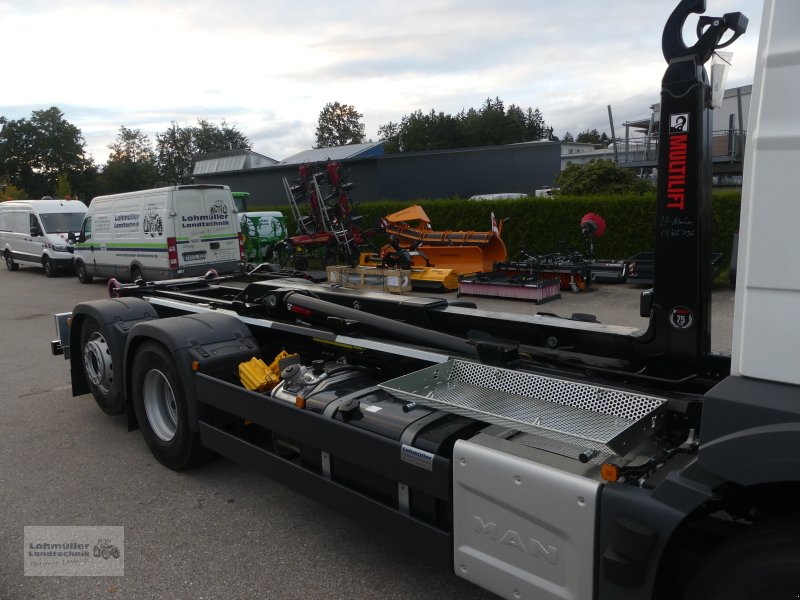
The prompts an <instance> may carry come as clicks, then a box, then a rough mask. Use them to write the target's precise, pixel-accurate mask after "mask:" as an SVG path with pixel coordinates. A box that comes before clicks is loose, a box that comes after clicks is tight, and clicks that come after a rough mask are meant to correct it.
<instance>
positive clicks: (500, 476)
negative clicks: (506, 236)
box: [52, 0, 800, 600]
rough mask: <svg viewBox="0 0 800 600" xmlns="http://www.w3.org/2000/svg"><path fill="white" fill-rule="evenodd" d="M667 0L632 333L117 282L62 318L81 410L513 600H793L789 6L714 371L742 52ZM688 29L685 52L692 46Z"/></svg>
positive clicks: (795, 424)
mask: <svg viewBox="0 0 800 600" xmlns="http://www.w3.org/2000/svg"><path fill="white" fill-rule="evenodd" d="M704 12H705V0H682V1H681V2H680V3H679V4H678V6H677V7H676V9H675V10H674V12H673V13H672V15H671V16H670V18H669V20H668V22H667V24H666V27H665V29H664V33H663V51H664V56H665V58H666V60H667V63H668V67H667V70H666V73H665V75H664V78H663V84H662V96H661V100H662V104H661V106H662V113H661V114H662V122H661V125H660V132H659V136H660V137H659V147H660V152H659V168H658V190H657V199H658V200H657V210H656V229H655V232H656V237H657V241H656V257H655V261H656V267H657V268H656V278H655V281H654V287H653V289H652V291H651V292H649V293H644V294H643V296H642V301H641V310H642V311H643V312H644V314H646V315H647V316H649V326H648V327H647V328H646V329H641V330H640V329H635V328H628V327H621V326H613V325H605V324H600V323H596V322H587V320H586V319H584V318H581V319H567V318H558V317H554V316H552V315H511V314H503V313H497V312H483V311H480V310H477V309H475V308H474V307H470V306H468V305H467V303H464V302H461V301H455V302H448V301H447V300H444V299H429V298H422V297H397V296H390V295H386V294H382V293H376V292H363V291H352V290H337V289H332V288H329V287H325V286H315V285H313V284H311V283H308V282H307V281H305V280H294V279H291V278H282V279H275V280H267V279H264V280H257V279H254V278H252V277H250V278H248V277H243V276H237V277H214V275H213V274H210V275H209V277H207V278H194V279H183V280H169V281H160V282H144V281H140V282H139V283H138V284H134V285H122V286H119V287H116V286H111V292H112V294H113V296H114V297H112V298H109V299H106V300H100V301H93V302H85V303H82V304H79V305H77V306H76V307H75V308H74V309H73V310H72V311H71V312H69V313H64V314H61V315H57V318H56V322H57V326H58V329H59V333H60V335H59V340H56V341H54V342H53V343H52V350H53V352H54V353H56V354H60V353H63V354H64V356H65V357H66V358H68V359H69V360H70V368H71V376H72V389H73V394H75V395H78V394H84V393H87V392H91V393H92V394H93V395H94V397H95V398H96V399H97V402H98V404H99V405H100V406H101V408H102V409H104V410H105V411H106V412H109V413H112V414H117V413H123V412H124V413H126V414H127V419H128V423H129V426H130V428H131V429H136V428H138V429H140V430H141V432H142V435H143V436H144V439H145V441H146V443H147V445H148V446H149V448H150V450H151V451H152V453H153V454H154V455H155V457H156V458H157V459H158V460H159V461H160V462H161V463H162V464H163V465H165V466H166V467H168V468H170V469H176V470H179V469H186V468H189V467H191V466H193V465H196V464H198V462H200V461H202V460H204V459H206V458H207V457H209V456H211V455H213V454H219V455H223V456H226V457H228V458H230V459H232V460H234V461H238V462H240V463H242V464H244V465H247V466H249V467H252V468H253V469H256V470H260V471H263V472H265V473H267V474H269V476H270V477H273V478H274V479H276V480H279V481H282V482H284V483H286V484H287V485H290V486H293V487H294V488H297V489H300V490H303V491H305V492H307V493H309V494H312V495H313V496H314V497H316V498H318V499H324V501H325V502H328V503H330V504H331V505H334V506H336V507H338V508H339V509H340V510H342V511H344V512H345V513H348V514H351V515H354V516H356V517H357V518H358V519H359V520H360V522H362V523H368V524H370V525H373V526H374V527H375V528H376V529H378V530H381V531H382V532H384V533H385V535H387V536H393V538H394V539H396V540H399V541H406V542H408V543H412V544H415V546H416V547H417V548H419V549H421V550H422V551H424V552H427V553H429V554H431V555H433V556H436V557H439V558H442V559H443V560H445V561H446V562H447V563H449V564H450V565H451V568H452V569H453V570H454V571H455V573H456V574H457V575H458V576H460V577H463V578H465V579H467V580H469V581H471V582H473V583H475V584H476V585H478V586H481V587H483V588H485V589H487V590H490V591H491V592H493V593H495V594H497V595H499V596H501V597H504V598H509V599H518V598H535V599H545V600H551V599H567V598H572V599H575V598H577V599H585V600H589V599H595V600H627V599H643V598H655V599H666V598H669V599H672V598H686V599H701V598H702V599H705V600H709V599H730V598H764V599H767V598H769V599H778V598H796V597H798V594H800V509H798V503H797V498H796V494H797V492H798V491H800V450H798V447H800V444H799V442H800V365H798V361H797V358H796V357H797V354H796V353H795V352H796V351H797V340H798V338H800V320H798V319H797V317H796V312H797V305H798V300H800V274H798V271H797V270H794V269H786V268H781V267H780V266H779V262H778V261H777V260H776V259H777V258H778V257H779V256H793V255H797V254H798V253H799V252H800V236H798V235H797V214H798V203H797V199H796V193H795V188H796V184H795V182H794V181H793V180H792V177H791V176H790V174H791V173H792V172H793V171H794V167H795V165H796V164H797V163H798V161H800V126H798V123H800V120H798V119H797V117H796V114H795V108H794V106H793V100H794V98H795V97H797V96H800V38H798V36H797V35H796V33H795V30H796V26H797V23H798V22H800V5H798V4H797V3H796V2H792V1H791V0H766V2H765V7H764V16H763V27H762V31H761V38H760V45H759V53H758V60H757V72H756V77H755V83H754V90H753V106H752V113H751V118H750V123H751V132H750V134H749V136H748V137H749V140H748V152H747V156H746V160H745V167H744V169H745V173H744V186H743V193H742V212H741V228H740V233H739V256H738V282H737V289H736V307H735V316H734V329H735V333H734V339H733V346H732V352H731V354H730V355H722V354H717V353H713V352H711V350H710V334H709V321H710V319H709V311H710V294H711V292H710V290H711V283H712V281H711V275H710V268H711V267H710V264H711V263H710V260H709V257H710V211H709V205H710V184H711V162H710V147H709V142H710V121H711V120H710V117H709V112H708V111H709V106H710V104H709V90H710V83H709V81H708V78H707V75H706V71H705V68H704V63H706V62H707V61H708V60H709V59H710V58H711V56H712V54H713V53H714V51H715V50H717V49H718V48H720V47H722V46H725V45H728V44H729V43H730V42H732V41H733V40H734V39H735V38H737V37H738V36H739V35H741V34H743V33H744V32H745V29H746V27H747V18H746V17H745V16H744V15H742V14H740V13H728V14H726V15H724V16H722V17H708V16H705V15H704V14H703V13H704ZM692 15H700V16H699V21H698V23H697V34H698V39H697V42H696V43H695V44H693V45H692V46H687V45H686V43H685V42H684V39H683V34H682V31H683V27H684V24H685V22H686V21H687V19H688V18H689V17H690V16H692Z"/></svg>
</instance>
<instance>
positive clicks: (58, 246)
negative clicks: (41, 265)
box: [53, 244, 69, 252]
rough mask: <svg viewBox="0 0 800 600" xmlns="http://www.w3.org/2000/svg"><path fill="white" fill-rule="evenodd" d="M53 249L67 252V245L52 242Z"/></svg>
mask: <svg viewBox="0 0 800 600" xmlns="http://www.w3.org/2000/svg"><path fill="white" fill-rule="evenodd" d="M53 250H55V251H56V252H69V246H67V245H66V244H53Z"/></svg>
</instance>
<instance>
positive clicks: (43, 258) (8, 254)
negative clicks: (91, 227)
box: [0, 200, 86, 277]
mask: <svg viewBox="0 0 800 600" xmlns="http://www.w3.org/2000/svg"><path fill="white" fill-rule="evenodd" d="M85 214H86V205H85V204H84V203H83V202H81V201H80V200H9V201H7V202H0V252H2V253H3V258H5V259H6V267H8V270H9V271H16V270H17V269H19V265H20V263H22V264H30V265H36V266H38V267H43V268H44V273H45V275H47V276H48V277H53V276H54V275H55V274H56V273H57V272H58V271H61V270H67V271H72V268H73V262H72V251H73V246H72V243H71V242H69V241H68V235H69V233H70V232H76V231H78V230H79V229H80V228H81V222H82V221H83V216H84V215H85Z"/></svg>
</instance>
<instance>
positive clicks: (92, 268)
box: [75, 185, 243, 283]
mask: <svg viewBox="0 0 800 600" xmlns="http://www.w3.org/2000/svg"><path fill="white" fill-rule="evenodd" d="M235 213H236V208H235V205H234V203H233V197H232V196H231V192H230V188H228V187H227V186H222V185H204V186H195V185H183V186H173V187H165V188H159V189H152V190H141V191H138V192H127V193H124V194H113V195H109V196H98V197H97V198H95V199H93V200H92V202H91V204H90V205H89V212H88V213H87V216H86V220H85V222H84V227H83V230H82V231H81V234H80V235H79V238H78V240H77V244H76V248H75V270H76V272H77V273H78V278H79V279H80V280H81V282H83V283H88V282H90V281H91V280H92V278H93V277H114V278H117V279H119V280H121V281H136V280H137V279H139V278H140V277H141V278H143V279H145V280H147V281H163V280H165V279H177V278H181V277H194V276H202V275H205V274H206V273H207V272H208V271H209V270H210V269H214V270H215V271H216V272H217V273H220V274H224V273H233V272H236V271H238V270H239V269H240V268H241V265H242V261H243V251H242V248H241V241H240V239H239V235H238V234H239V227H238V223H237V220H236V217H235ZM109 223H112V224H113V226H112V227H108V224H109ZM188 229H191V232H189V231H187V230H188Z"/></svg>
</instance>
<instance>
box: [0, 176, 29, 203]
mask: <svg viewBox="0 0 800 600" xmlns="http://www.w3.org/2000/svg"><path fill="white" fill-rule="evenodd" d="M27 197H28V192H26V191H25V190H20V189H17V186H15V185H14V184H13V183H6V182H5V181H0V202H4V201H5V200H24V199H25V198H27Z"/></svg>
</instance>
